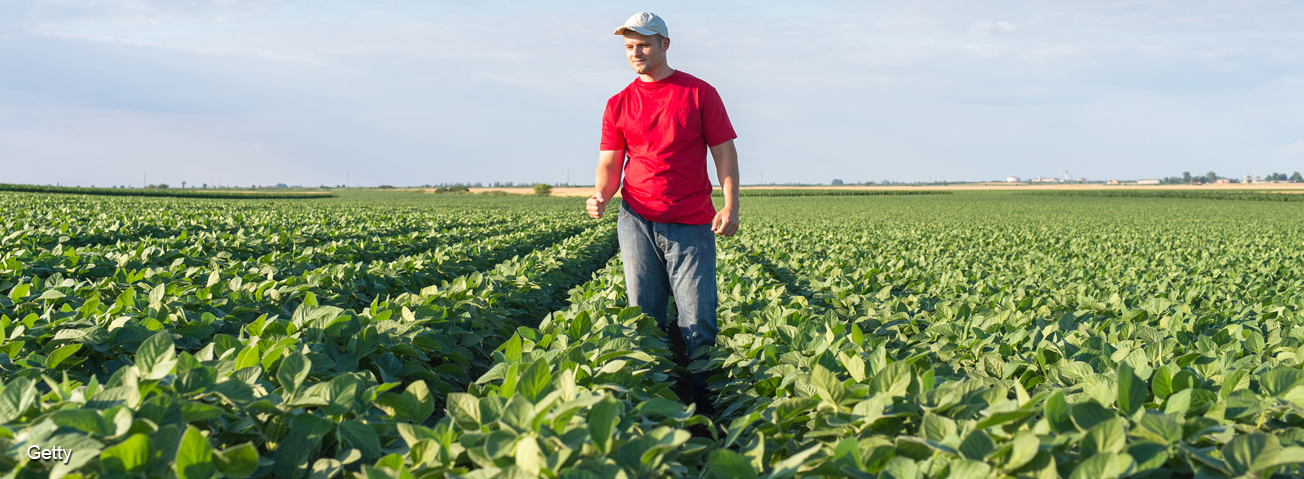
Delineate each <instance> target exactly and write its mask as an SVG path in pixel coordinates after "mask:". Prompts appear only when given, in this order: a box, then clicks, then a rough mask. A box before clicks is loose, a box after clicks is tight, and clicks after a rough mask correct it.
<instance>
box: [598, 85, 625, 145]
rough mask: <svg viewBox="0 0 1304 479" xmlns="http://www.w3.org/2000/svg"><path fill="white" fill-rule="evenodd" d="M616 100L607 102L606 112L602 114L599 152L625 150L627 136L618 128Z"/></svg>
mask: <svg viewBox="0 0 1304 479" xmlns="http://www.w3.org/2000/svg"><path fill="white" fill-rule="evenodd" d="M615 110H616V99H615V98H612V99H611V101H608V102H607V109H606V111H604V112H602V141H601V142H600V145H599V146H598V150H599V151H620V150H624V149H625V134H624V133H623V132H621V131H620V127H619V126H616V111H615Z"/></svg>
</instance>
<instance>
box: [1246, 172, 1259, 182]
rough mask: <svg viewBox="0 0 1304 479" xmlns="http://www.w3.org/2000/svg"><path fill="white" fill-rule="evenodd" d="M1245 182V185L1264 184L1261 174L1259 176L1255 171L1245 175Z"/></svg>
mask: <svg viewBox="0 0 1304 479" xmlns="http://www.w3.org/2000/svg"><path fill="white" fill-rule="evenodd" d="M1243 182H1244V183H1262V182H1263V179H1261V178H1259V174H1258V173H1254V172H1253V170H1251V171H1250V174H1248V175H1245V180H1244V181H1243Z"/></svg>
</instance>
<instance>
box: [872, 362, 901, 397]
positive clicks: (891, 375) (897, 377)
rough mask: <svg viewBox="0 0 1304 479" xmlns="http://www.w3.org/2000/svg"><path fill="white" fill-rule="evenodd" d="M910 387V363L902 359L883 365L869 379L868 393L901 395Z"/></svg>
mask: <svg viewBox="0 0 1304 479" xmlns="http://www.w3.org/2000/svg"><path fill="white" fill-rule="evenodd" d="M909 388H910V365H909V364H906V363H905V362H904V361H897V362H894V363H891V364H888V365H887V366H884V367H883V370H882V371H879V372H878V373H877V374H875V375H874V378H873V379H870V381H869V393H870V394H871V395H872V394H879V393H882V394H886V395H888V396H892V397H897V396H903V395H905V393H906V390H907V389H909Z"/></svg>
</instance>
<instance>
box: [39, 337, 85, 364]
mask: <svg viewBox="0 0 1304 479" xmlns="http://www.w3.org/2000/svg"><path fill="white" fill-rule="evenodd" d="M81 346H82V345H81V343H72V344H65V345H63V346H60V347H59V349H56V350H54V352H52V353H50V357H48V358H45V367H46V369H55V368H58V367H59V363H62V362H63V360H65V359H68V358H69V357H71V356H72V355H73V354H75V353H76V352H77V350H79V349H81ZM74 364H75V363H74Z"/></svg>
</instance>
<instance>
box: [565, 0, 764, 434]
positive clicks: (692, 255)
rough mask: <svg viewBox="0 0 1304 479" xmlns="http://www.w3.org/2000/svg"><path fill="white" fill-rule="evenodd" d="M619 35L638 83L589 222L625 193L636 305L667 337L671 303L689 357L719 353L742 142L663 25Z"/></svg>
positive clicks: (619, 120) (622, 101)
mask: <svg viewBox="0 0 1304 479" xmlns="http://www.w3.org/2000/svg"><path fill="white" fill-rule="evenodd" d="M615 33H616V34H617V35H622V36H624V38H625V55H626V57H627V58H628V60H629V66H630V67H633V69H634V72H635V73H637V74H638V78H637V79H635V80H634V82H633V83H630V84H629V86H627V87H625V89H624V90H622V91H621V92H620V93H618V94H616V96H614V97H612V98H611V100H609V101H608V102H607V109H606V112H605V113H604V114H603V116H602V144H601V148H600V150H601V151H600V152H599V154H598V171H597V178H596V189H597V192H596V193H595V194H594V195H593V196H592V197H590V198H589V200H588V212H589V215H590V216H592V217H594V218H601V217H602V214H603V212H604V211H605V210H606V207H607V202H608V201H610V198H611V197H612V196H614V195H615V194H616V191H617V189H620V190H621V191H622V192H623V193H622V197H623V199H624V201H622V202H621V206H620V217H619V219H618V220H617V231H618V236H619V239H620V253H621V258H622V259H623V260H624V262H625V285H626V287H627V289H628V291H629V303H630V305H632V306H639V307H641V308H643V312H644V313H647V314H648V315H649V316H652V317H653V318H656V320H657V323H658V324H660V325H661V327H662V329H663V330H665V329H666V308H667V306H668V301H669V297H668V295H669V294H673V295H674V297H675V304H676V306H677V307H678V310H679V322H678V323H679V329H680V332H681V333H682V335H683V339H684V346H685V349H686V351H687V353H688V354H689V355H690V356H691V355H693V353H694V352H695V351H697V348H699V347H702V346H713V345H715V335H716V333H717V332H718V331H719V329H718V328H717V327H716V322H715V309H716V289H715V236H714V235H713V233H714V234H719V235H723V236H733V234H734V232H736V231H737V230H738V152H737V151H736V150H735V149H734V144H733V139H734V138H735V137H737V135H735V134H734V130H733V126H732V125H731V124H730V123H729V115H728V114H727V113H726V112H725V109H724V102H723V101H721V100H720V95H719V94H718V93H716V91H715V88H712V87H711V85H708V84H707V83H706V82H704V81H702V80H699V79H697V78H695V77H693V76H692V75H689V74H687V73H684V72H680V71H675V70H674V69H672V68H670V65H669V64H667V63H666V50H668V49H669V48H670V34H669V32H668V30H667V29H666V24H665V22H664V21H662V20H661V18H660V17H658V16H656V15H654V14H652V13H650V12H643V13H639V14H637V15H634V16H632V17H630V18H629V20H626V21H625V24H624V25H622V26H621V27H620V28H617V29H616V32H615ZM708 149H709V150H710V152H711V157H712V158H713V159H714V160H715V169H716V172H717V173H718V174H719V178H720V185H721V186H722V187H723V188H724V209H721V210H720V211H719V212H717V211H716V210H715V207H714V206H713V205H712V204H711V179H710V177H709V175H708V173H707V168H706V166H707V165H706V152H707V150H708ZM626 158H628V161H627V162H626V161H625V159H626ZM622 170H623V173H624V176H625V178H624V182H623V184H621V183H620V179H621V173H622ZM706 376H707V374H706V373H698V374H694V375H693V379H692V386H693V387H692V396H693V397H692V401H693V402H694V403H696V404H697V406H698V411H701V412H703V413H707V414H709V413H710V411H711V409H712V408H711V402H710V400H708V399H707V398H706Z"/></svg>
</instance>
